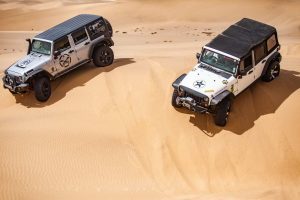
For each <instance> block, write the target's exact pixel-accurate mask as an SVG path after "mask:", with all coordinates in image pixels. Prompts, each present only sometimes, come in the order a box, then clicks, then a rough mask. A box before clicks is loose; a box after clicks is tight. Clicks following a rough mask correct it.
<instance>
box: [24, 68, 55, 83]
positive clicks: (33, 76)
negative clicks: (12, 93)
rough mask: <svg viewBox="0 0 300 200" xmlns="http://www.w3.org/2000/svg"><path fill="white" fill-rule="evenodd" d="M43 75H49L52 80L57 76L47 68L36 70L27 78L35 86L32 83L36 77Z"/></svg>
mask: <svg viewBox="0 0 300 200" xmlns="http://www.w3.org/2000/svg"><path fill="white" fill-rule="evenodd" d="M43 76H46V77H48V78H49V79H50V80H53V79H54V78H55V77H54V76H52V74H50V73H49V72H47V71H46V70H39V71H36V72H34V73H33V74H30V77H29V78H28V79H27V80H26V82H27V83H29V85H30V86H33V85H32V84H33V83H34V81H35V79H36V78H39V77H43Z"/></svg>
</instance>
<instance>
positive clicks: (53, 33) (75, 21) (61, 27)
mask: <svg viewBox="0 0 300 200" xmlns="http://www.w3.org/2000/svg"><path fill="white" fill-rule="evenodd" d="M98 19H102V17H101V16H97V15H90V14H81V15H77V16H75V17H73V18H71V19H69V20H67V21H65V22H62V23H60V24H58V25H56V26H54V27H52V28H50V29H48V30H46V31H44V32H42V33H40V34H38V35H37V36H35V38H40V39H45V40H50V41H55V40H57V39H59V38H61V37H63V36H65V35H68V34H70V33H71V32H73V31H75V30H77V29H79V28H81V27H82V26H85V25H87V24H88V23H91V22H93V21H95V20H98Z"/></svg>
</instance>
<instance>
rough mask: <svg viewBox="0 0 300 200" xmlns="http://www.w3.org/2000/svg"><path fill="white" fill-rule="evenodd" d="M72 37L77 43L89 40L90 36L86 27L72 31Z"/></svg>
mask: <svg viewBox="0 0 300 200" xmlns="http://www.w3.org/2000/svg"><path fill="white" fill-rule="evenodd" d="M72 38H73V40H74V43H75V45H77V44H79V43H81V42H83V41H85V40H87V39H88V36H87V34H86V32H85V28H82V29H80V30H78V31H76V32H74V33H72Z"/></svg>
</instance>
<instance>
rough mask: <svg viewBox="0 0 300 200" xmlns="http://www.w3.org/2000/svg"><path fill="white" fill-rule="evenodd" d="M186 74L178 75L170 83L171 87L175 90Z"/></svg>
mask: <svg viewBox="0 0 300 200" xmlns="http://www.w3.org/2000/svg"><path fill="white" fill-rule="evenodd" d="M185 76H186V74H182V75H180V76H179V77H178V78H177V79H176V80H175V81H174V82H173V83H172V87H173V88H174V89H175V90H178V88H179V84H180V83H181V81H182V80H183V79H184V78H185Z"/></svg>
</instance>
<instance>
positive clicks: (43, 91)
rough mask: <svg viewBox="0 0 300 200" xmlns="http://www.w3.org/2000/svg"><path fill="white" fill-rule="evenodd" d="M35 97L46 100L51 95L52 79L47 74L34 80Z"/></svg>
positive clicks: (41, 100) (42, 100)
mask: <svg viewBox="0 0 300 200" xmlns="http://www.w3.org/2000/svg"><path fill="white" fill-rule="evenodd" d="M34 93H35V98H36V99H37V100H38V101H40V102H45V101H47V100H48V99H49V97H50V96H51V83H50V79H49V78H48V77H46V76H42V77H38V78H36V80H35V82H34Z"/></svg>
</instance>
